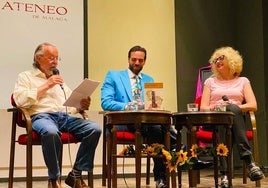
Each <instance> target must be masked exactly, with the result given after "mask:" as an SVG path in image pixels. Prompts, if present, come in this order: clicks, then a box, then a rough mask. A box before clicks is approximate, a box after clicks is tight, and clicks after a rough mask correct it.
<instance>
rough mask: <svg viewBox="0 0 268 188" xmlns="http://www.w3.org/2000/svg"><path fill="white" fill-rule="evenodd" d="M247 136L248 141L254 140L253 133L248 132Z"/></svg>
mask: <svg viewBox="0 0 268 188" xmlns="http://www.w3.org/2000/svg"><path fill="white" fill-rule="evenodd" d="M246 135H247V138H248V140H252V139H253V131H246Z"/></svg>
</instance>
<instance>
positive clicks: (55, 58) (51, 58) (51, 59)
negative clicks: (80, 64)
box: [43, 56, 61, 62]
mask: <svg viewBox="0 0 268 188" xmlns="http://www.w3.org/2000/svg"><path fill="white" fill-rule="evenodd" d="M43 57H44V58H46V59H47V60H49V61H50V62H52V61H60V60H61V58H60V57H54V56H50V57H46V56H43Z"/></svg>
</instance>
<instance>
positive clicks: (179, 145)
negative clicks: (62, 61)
mask: <svg viewBox="0 0 268 188" xmlns="http://www.w3.org/2000/svg"><path fill="white" fill-rule="evenodd" d="M181 130H182V126H178V127H177V150H180V149H181ZM177 170H178V187H179V188H181V186H182V185H181V170H180V168H179V167H178V168H177Z"/></svg>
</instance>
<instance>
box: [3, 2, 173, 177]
mask: <svg viewBox="0 0 268 188" xmlns="http://www.w3.org/2000/svg"><path fill="white" fill-rule="evenodd" d="M88 2H89V11H88V12H89V77H90V78H91V79H95V80H100V81H103V79H104V76H105V74H106V72H107V71H108V70H109V69H125V68H126V67H127V66H128V64H127V53H128V50H129V49H130V47H132V46H133V45H136V44H139V45H142V46H144V47H145V48H146V49H147V51H148V60H147V64H146V66H145V67H144V72H146V73H148V74H150V75H152V76H153V77H154V78H155V81H159V82H164V87H165V99H166V106H167V110H171V111H176V109H177V100H176V95H177V94H176V71H175V68H176V67H175V64H176V63H175V34H174V33H175V31H174V2H173V0H135V1H131V0H112V1H110V0H89V1H88ZM99 96H100V86H99V88H98V89H97V90H96V91H95V92H94V93H93V95H92V99H93V100H92V106H91V109H90V110H93V111H90V112H89V114H90V117H91V119H92V120H93V121H96V122H98V123H99V124H100V125H101V126H102V115H100V114H98V110H101V107H100V97H99ZM0 116H1V117H2V121H1V122H0V137H1V139H2V142H1V144H0V148H4V150H3V151H6V152H4V153H3V155H2V156H1V160H0V178H7V177H8V169H9V167H8V165H9V146H10V131H11V130H10V129H6V126H10V125H11V119H12V118H11V114H10V113H8V112H6V110H5V109H4V110H0ZM21 131H24V130H21ZM78 146H79V145H74V144H72V145H71V146H70V148H71V154H72V156H71V158H69V154H68V148H67V146H66V147H65V149H64V152H65V154H64V161H63V166H64V167H63V174H64V175H66V174H67V173H68V171H69V170H70V168H71V167H70V161H69V160H74V159H75V153H76V152H75V151H76V149H77V147H78ZM16 152H17V153H16V156H17V157H16V162H15V166H16V169H15V177H24V176H25V147H24V146H18V145H17V148H16ZM101 159H102V138H101V139H100V142H99V145H98V148H97V151H96V156H95V161H94V166H95V168H94V174H101V166H102V165H101V162H102V161H101ZM33 164H34V167H33V168H34V176H46V175H47V169H46V167H45V165H44V160H43V157H42V152H41V150H40V147H34V159H33ZM130 164H133V161H130ZM118 165H119V166H120V165H121V164H120V162H119V164H118ZM132 169H133V168H132ZM126 172H132V171H131V170H130V171H128V169H126ZM119 173H121V171H119Z"/></svg>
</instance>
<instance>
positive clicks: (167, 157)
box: [162, 149, 172, 161]
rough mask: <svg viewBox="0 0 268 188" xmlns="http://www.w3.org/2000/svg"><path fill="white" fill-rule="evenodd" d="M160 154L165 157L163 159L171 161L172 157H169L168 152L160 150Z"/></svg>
mask: <svg viewBox="0 0 268 188" xmlns="http://www.w3.org/2000/svg"><path fill="white" fill-rule="evenodd" d="M162 154H163V155H164V156H165V158H166V160H167V161H171V160H172V156H171V154H170V152H168V151H167V150H165V149H162Z"/></svg>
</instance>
